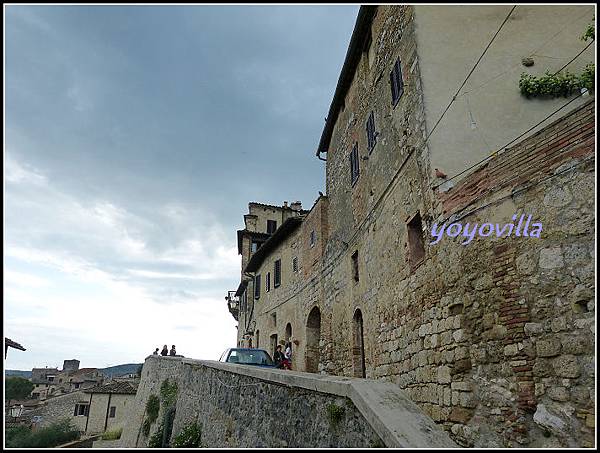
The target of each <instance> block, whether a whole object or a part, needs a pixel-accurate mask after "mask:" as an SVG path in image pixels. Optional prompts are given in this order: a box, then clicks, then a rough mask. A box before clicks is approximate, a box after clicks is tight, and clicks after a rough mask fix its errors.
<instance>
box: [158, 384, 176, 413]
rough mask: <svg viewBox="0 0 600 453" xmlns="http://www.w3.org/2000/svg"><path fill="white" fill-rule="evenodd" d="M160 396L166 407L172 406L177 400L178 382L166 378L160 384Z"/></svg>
mask: <svg viewBox="0 0 600 453" xmlns="http://www.w3.org/2000/svg"><path fill="white" fill-rule="evenodd" d="M160 398H161V401H162V404H163V406H164V407H171V406H173V405H175V402H176V401H177V382H175V381H173V382H171V381H169V380H168V379H165V380H164V381H163V382H162V384H161V386H160Z"/></svg>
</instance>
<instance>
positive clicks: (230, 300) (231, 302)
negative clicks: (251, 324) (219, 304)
mask: <svg viewBox="0 0 600 453" xmlns="http://www.w3.org/2000/svg"><path fill="white" fill-rule="evenodd" d="M225 300H226V301H227V308H228V309H229V313H231V315H232V316H233V318H234V319H235V320H236V321H238V315H239V312H240V299H239V297H237V296H236V295H235V291H228V292H227V296H225Z"/></svg>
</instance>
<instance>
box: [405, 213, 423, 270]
mask: <svg viewBox="0 0 600 453" xmlns="http://www.w3.org/2000/svg"><path fill="white" fill-rule="evenodd" d="M407 227H408V258H409V262H410V265H411V266H412V267H414V266H416V265H417V264H419V263H420V262H421V261H422V260H423V258H425V241H424V239H423V224H422V222H421V215H420V214H419V213H418V212H417V214H416V215H415V216H414V217H413V218H412V220H411V221H410V222H408V224H407Z"/></svg>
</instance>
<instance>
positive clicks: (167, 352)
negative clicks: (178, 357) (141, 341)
mask: <svg viewBox="0 0 600 453" xmlns="http://www.w3.org/2000/svg"><path fill="white" fill-rule="evenodd" d="M160 355H162V356H166V355H169V348H168V346H167V345H164V346H163V348H162V351H160Z"/></svg>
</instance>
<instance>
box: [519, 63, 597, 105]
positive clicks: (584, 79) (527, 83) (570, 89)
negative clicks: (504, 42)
mask: <svg viewBox="0 0 600 453" xmlns="http://www.w3.org/2000/svg"><path fill="white" fill-rule="evenodd" d="M594 75H595V65H594V64H593V63H589V64H588V65H587V66H586V67H585V69H584V70H583V72H582V73H581V74H580V75H576V74H573V73H571V72H569V71H565V72H564V73H558V74H551V73H550V72H549V71H546V73H545V74H544V75H543V76H541V77H536V76H533V75H530V74H527V73H525V72H523V73H522V74H521V79H520V80H519V89H520V90H521V94H522V95H523V96H525V97H526V98H531V97H542V98H544V97H545V98H556V97H561V96H564V97H569V96H571V95H572V94H573V93H576V92H580V91H581V89H582V88H585V89H587V90H590V91H591V90H593V88H594Z"/></svg>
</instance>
